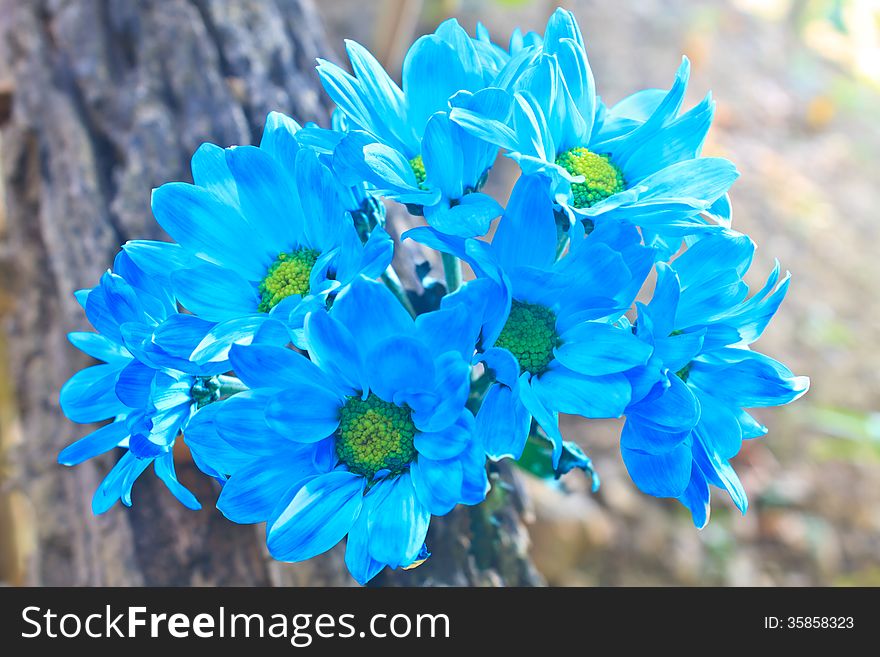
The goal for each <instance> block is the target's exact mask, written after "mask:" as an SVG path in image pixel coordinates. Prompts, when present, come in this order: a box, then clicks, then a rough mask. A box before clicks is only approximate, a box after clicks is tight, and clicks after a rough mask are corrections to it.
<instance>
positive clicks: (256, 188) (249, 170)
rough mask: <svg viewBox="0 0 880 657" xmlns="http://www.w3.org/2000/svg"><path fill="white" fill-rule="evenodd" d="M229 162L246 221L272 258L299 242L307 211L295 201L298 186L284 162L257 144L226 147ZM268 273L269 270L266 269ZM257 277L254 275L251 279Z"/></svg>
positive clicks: (227, 161) (264, 271) (264, 250)
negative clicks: (292, 185) (291, 179)
mask: <svg viewBox="0 0 880 657" xmlns="http://www.w3.org/2000/svg"><path fill="white" fill-rule="evenodd" d="M226 163H227V165H228V166H229V170H230V171H231V172H232V175H233V176H234V177H235V184H236V187H237V188H238V196H239V200H240V203H241V211H242V214H243V215H244V218H245V225H246V226H247V227H248V229H249V230H250V231H253V232H254V234H255V237H257V239H258V240H259V242H260V243H261V244H262V251H263V252H264V253H266V254H267V255H268V256H269V257H270V258H273V259H274V258H275V257H277V256H278V254H279V253H282V252H284V251H288V250H290V249H292V248H295V247H296V246H298V245H299V243H300V240H301V236H302V232H303V221H304V215H303V214H302V213H301V210H300V208H299V206H297V205H294V204H293V203H292V202H291V201H295V200H296V198H297V196H296V190H295V189H291V187H290V177H289V176H288V175H286V174H285V172H284V171H283V169H282V165H281V164H280V163H279V162H277V161H276V160H274V159H273V158H272V156H271V155H269V153H267V152H266V151H264V150H262V149H260V148H257V147H256V146H236V147H233V148H227V149H226ZM262 273H263V275H264V276H265V273H266V270H265V269H264V270H263V272H262ZM250 280H254V279H250Z"/></svg>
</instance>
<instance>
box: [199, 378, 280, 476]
mask: <svg viewBox="0 0 880 657" xmlns="http://www.w3.org/2000/svg"><path fill="white" fill-rule="evenodd" d="M276 394H277V390H273V389H263V390H246V391H244V392H240V393H238V394H237V395H234V396H233V397H230V398H229V399H227V400H225V401H223V402H217V403H216V404H217V406H218V407H219V408H218V410H217V411H215V412H214V418H213V424H214V428H215V429H216V431H217V433H218V434H219V435H220V437H221V438H223V440H225V441H226V442H227V443H229V445H231V446H232V447H233V448H235V449H236V450H238V451H240V452H244V453H246V454H251V455H253V456H277V455H278V454H279V453H281V452H285V451H290V450H295V449H297V444H296V443H295V442H293V441H292V440H291V439H290V438H291V436H290V435H289V434H287V433H279V432H277V431H275V430H274V429H273V428H272V427H271V426H270V424H269V422H268V421H267V418H266V409H267V407H268V405H269V402H270V401H272V400H274V399H275V395H276ZM196 417H197V418H198V414H196ZM225 474H234V473H233V472H228V473H225Z"/></svg>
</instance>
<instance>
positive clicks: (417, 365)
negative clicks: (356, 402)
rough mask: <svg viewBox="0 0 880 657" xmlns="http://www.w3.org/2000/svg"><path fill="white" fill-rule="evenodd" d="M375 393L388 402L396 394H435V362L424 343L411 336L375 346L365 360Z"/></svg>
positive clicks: (370, 385)
mask: <svg viewBox="0 0 880 657" xmlns="http://www.w3.org/2000/svg"><path fill="white" fill-rule="evenodd" d="M364 367H365V370H366V372H367V380H368V382H369V387H370V390H371V391H372V392H374V393H375V394H377V395H378V396H379V397H380V398H381V399H384V400H385V401H392V400H393V399H394V396H395V393H397V392H400V391H407V392H432V391H433V390H434V377H435V370H434V359H433V358H432V356H431V352H430V351H429V350H428V348H427V347H426V346H425V344H424V343H423V342H421V341H420V340H417V339H415V338H409V337H393V338H389V339H387V340H384V341H382V342H380V343H379V344H377V345H376V346H374V347H373V348H372V349H371V350H370V351H369V352H368V353H367V356H366V358H365V359H364Z"/></svg>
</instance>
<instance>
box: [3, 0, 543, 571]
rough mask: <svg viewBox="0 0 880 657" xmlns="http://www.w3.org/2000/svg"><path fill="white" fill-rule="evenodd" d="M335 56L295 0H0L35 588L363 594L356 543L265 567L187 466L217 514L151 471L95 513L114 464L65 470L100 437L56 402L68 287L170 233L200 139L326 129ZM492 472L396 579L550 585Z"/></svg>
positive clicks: (20, 481)
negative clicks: (126, 503)
mask: <svg viewBox="0 0 880 657" xmlns="http://www.w3.org/2000/svg"><path fill="white" fill-rule="evenodd" d="M329 52H330V51H329V49H328V48H326V47H325V45H324V36H323V33H322V31H321V27H320V25H319V22H318V21H317V19H316V17H315V14H314V12H313V9H312V7H311V6H310V5H309V4H308V2H301V1H296V0H290V1H283V0H275V1H260V2H257V1H252V2H251V1H245V0H239V1H236V2H231V1H230V2H227V1H219V0H218V1H216V2H212V1H210V0H162V1H161V2H160V1H158V0H155V1H147V0H142V1H140V2H129V1H128V0H115V1H114V0H107V1H103V2H99V1H88V0H81V1H78V2H63V1H61V0H57V1H56V0H43V1H35V2H23V1H22V0H0V86H2V85H3V83H4V82H5V83H11V84H9V88H8V90H7V93H4V94H3V96H4V98H6V99H7V100H8V98H9V97H10V96H11V114H10V115H9V116H6V117H4V116H3V115H4V114H7V112H6V111H4V108H3V107H0V121H3V120H4V119H6V120H5V123H4V125H3V126H2V165H3V179H4V185H5V190H6V192H5V194H6V223H7V225H6V228H5V235H4V239H3V244H2V254H0V255H2V258H3V260H2V264H3V274H4V276H3V278H4V282H5V281H6V280H8V282H9V286H11V289H12V297H13V299H14V305H13V306H12V308H11V309H8V310H7V312H6V316H5V318H4V326H3V329H4V331H5V333H6V341H7V344H8V351H9V368H10V372H11V378H12V382H13V385H14V390H15V393H16V395H17V400H18V402H17V405H18V411H19V414H20V417H19V419H20V423H19V424H20V435H21V439H20V440H19V441H18V442H17V444H14V445H12V447H11V448H10V441H9V440H7V441H6V444H5V448H6V450H7V451H8V452H10V454H11V459H12V463H11V467H7V468H6V473H5V475H2V476H5V478H6V481H5V482H3V484H4V485H3V489H4V490H5V491H9V490H14V491H15V492H18V493H19V494H20V495H21V496H22V497H23V499H24V500H26V508H29V509H30V510H31V512H30V513H28V514H27V516H28V518H27V521H26V522H25V521H23V520H22V519H21V514H18V515H17V516H15V515H14V514H13V516H12V517H14V518H17V519H16V520H15V521H14V522H12V521H9V522H10V523H11V526H7V527H0V533H6V535H7V536H8V535H10V534H15V533H18V534H28V533H31V534H32V535H33V541H27V540H22V541H19V542H18V543H17V544H18V545H33V546H34V547H33V549H29V550H28V553H27V554H26V555H25V556H26V559H25V560H24V570H23V574H22V575H21V577H20V578H19V579H20V580H21V581H22V582H23V583H27V584H33V585H83V584H88V585H105V584H106V585H141V584H146V585H200V584H204V585H224V584H226V585H270V584H273V585H349V584H352V583H353V582H352V580H351V579H350V578H349V576H348V575H347V573H346V571H345V568H344V565H343V563H342V554H343V553H342V550H341V549H340V547H337V548H336V549H335V550H333V551H331V552H330V553H328V554H327V555H324V556H323V557H320V558H317V559H314V560H312V561H310V562H307V563H304V564H297V565H289V564H279V563H276V562H273V561H272V560H271V559H269V558H268V556H267V555H266V553H265V550H264V547H263V541H262V528H261V527H260V528H258V529H255V528H253V527H248V526H238V525H234V524H232V523H229V522H228V521H226V520H225V519H224V518H222V516H221V515H220V514H219V513H218V512H217V511H216V509H214V507H213V501H214V499H215V498H216V494H217V491H216V490H215V489H214V488H213V485H212V484H211V482H209V481H207V480H206V479H205V478H203V477H199V476H196V473H195V472H194V469H193V466H192V465H191V464H189V462H188V460H187V458H186V454H185V453H182V454H181V459H180V460H181V465H180V468H181V478H182V479H183V480H184V482H185V483H186V484H187V485H188V486H191V487H192V489H193V490H194V492H195V493H196V494H197V496H198V497H199V498H200V499H201V500H202V502H203V504H204V509H203V510H202V511H200V512H196V513H193V512H190V511H187V510H186V509H184V508H183V507H182V506H180V505H179V504H178V503H177V502H176V501H174V500H173V498H171V496H170V494H169V493H168V492H167V491H166V490H165V489H164V487H163V486H162V485H161V484H160V483H159V482H158V480H156V479H155V478H154V477H152V476H149V474H150V473H148V476H144V477H142V478H141V479H140V480H139V481H138V482H137V484H136V485H135V489H134V506H133V507H132V508H131V509H125V508H122V507H116V508H114V509H112V510H111V511H110V512H108V513H107V514H105V515H103V516H101V517H95V516H93V515H92V513H91V510H90V499H91V493H92V491H93V490H94V489H95V487H96V486H97V484H98V483H99V481H100V480H101V478H102V477H103V475H104V474H105V473H106V472H107V470H108V469H109V467H110V464H111V462H112V459H110V458H108V459H104V460H102V459H98V460H96V461H95V462H91V463H86V464H83V465H81V466H78V467H76V468H73V469H65V468H62V467H61V466H59V465H58V464H57V463H56V461H55V456H56V454H57V453H58V451H59V450H60V449H61V448H62V447H63V446H65V445H66V444H68V443H70V442H71V441H72V440H74V439H76V438H78V437H79V436H81V435H84V434H85V433H86V431H87V430H88V427H83V426H77V425H74V424H72V423H70V422H68V421H67V420H66V419H65V418H64V417H63V416H62V414H61V412H60V410H59V408H58V404H57V398H58V391H59V388H60V386H61V384H62V383H63V382H64V381H65V380H66V379H67V378H68V377H69V376H70V375H71V374H73V372H75V371H76V370H77V369H79V368H80V367H82V366H84V365H86V364H87V359H86V358H85V357H83V356H82V355H80V354H78V353H77V352H76V351H75V350H74V349H73V348H72V347H71V346H70V345H69V344H68V343H67V341H66V339H65V334H66V333H67V332H68V331H71V330H82V329H84V328H85V326H86V322H85V319H84V317H83V314H82V311H81V310H80V308H79V306H78V305H77V304H76V302H75V301H74V298H73V296H72V292H73V291H74V290H75V289H78V288H81V287H87V286H91V285H93V284H94V282H95V281H96V280H97V279H98V276H99V275H100V273H101V272H102V270H104V269H105V268H106V267H107V266H108V265H109V263H110V262H111V259H112V256H113V254H114V253H115V252H116V250H117V249H118V247H119V245H120V244H121V243H122V242H124V241H125V240H127V239H131V238H135V237H138V238H162V237H163V235H162V234H161V231H160V230H159V228H158V226H156V224H155V223H154V222H153V221H152V219H151V216H150V210H149V192H150V189H151V188H153V187H155V186H158V185H160V184H162V183H163V182H166V181H169V180H187V179H189V166H188V164H189V157H190V154H191V153H192V152H193V151H194V150H195V149H196V147H197V146H198V145H199V144H200V143H202V142H203V141H212V142H215V143H219V144H242V143H251V142H253V141H255V140H256V139H258V136H259V133H260V131H261V129H262V124H263V121H264V119H265V115H266V113H267V112H268V111H269V110H272V109H277V110H281V111H284V112H286V113H288V114H291V115H292V116H294V117H296V118H297V119H299V120H301V121H306V120H317V121H322V120H324V119H326V116H327V106H326V105H325V104H324V102H325V101H323V100H322V96H321V94H320V92H319V85H318V82H317V79H316V76H315V74H314V67H313V61H314V58H315V57H316V56H318V55H327V54H328V53H329ZM4 62H5V64H4ZM3 74H5V76H6V77H7V78H8V80H4V79H3V77H4V75H3ZM6 104H7V105H8V103H6ZM9 286H7V288H8V287H9ZM2 307H3V304H0V308H2ZM0 344H2V343H0ZM493 476H495V478H496V479H499V478H500V479H503V480H504V481H505V482H507V483H505V484H504V485H503V486H499V487H497V489H496V491H497V492H496V493H493V497H492V502H491V504H490V505H486V506H483V507H480V508H478V509H458V510H456V511H455V512H454V513H452V514H451V515H450V516H449V517H447V518H445V519H443V520H442V521H439V522H437V521H435V522H434V523H433V525H432V530H431V536H430V539H431V548H432V549H433V551H434V553H435V556H434V557H433V558H432V559H431V560H429V562H428V563H427V564H426V565H424V566H422V567H421V568H418V569H415V570H412V571H406V572H403V571H401V572H395V573H388V574H385V575H383V576H382V577H381V583H384V584H403V585H408V584H429V583H430V584H454V585H458V584H461V585H464V584H510V585H525V584H533V583H537V582H538V581H539V578H538V576H537V575H536V573H535V571H534V569H533V568H532V567H531V565H530V562H529V561H528V558H527V556H526V545H527V535H526V534H525V530H524V528H523V525H522V522H521V511H522V509H521V504H520V502H519V500H520V497H521V496H520V494H519V493H518V492H517V487H516V485H515V480H514V479H513V478H512V476H511V473H508V472H503V473H495V474H494V475H493ZM7 515H9V514H7ZM3 517H6V516H3V515H2V514H0V518H3Z"/></svg>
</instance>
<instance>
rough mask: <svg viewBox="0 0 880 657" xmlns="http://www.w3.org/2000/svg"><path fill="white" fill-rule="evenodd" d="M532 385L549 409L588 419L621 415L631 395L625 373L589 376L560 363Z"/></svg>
mask: <svg viewBox="0 0 880 657" xmlns="http://www.w3.org/2000/svg"><path fill="white" fill-rule="evenodd" d="M532 386H533V388H534V390H535V394H536V395H537V396H538V398H540V399H541V401H542V402H543V404H544V406H546V407H547V408H552V409H553V410H555V411H559V412H561V413H573V414H576V415H581V416H583V417H588V418H609V417H620V416H621V415H623V412H624V409H625V408H626V406H627V404H629V401H630V395H631V389H630V384H629V381H627V379H626V377H625V376H623V375H622V374H607V375H605V376H587V375H585V374H580V373H578V372H574V371H572V370H570V369H568V368H567V367H564V366H562V365H561V364H559V363H557V362H554V363H552V364H551V366H550V369H548V370H547V371H546V372H544V373H543V374H541V375H540V376H539V377H536V378H535V379H533V380H532Z"/></svg>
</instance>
